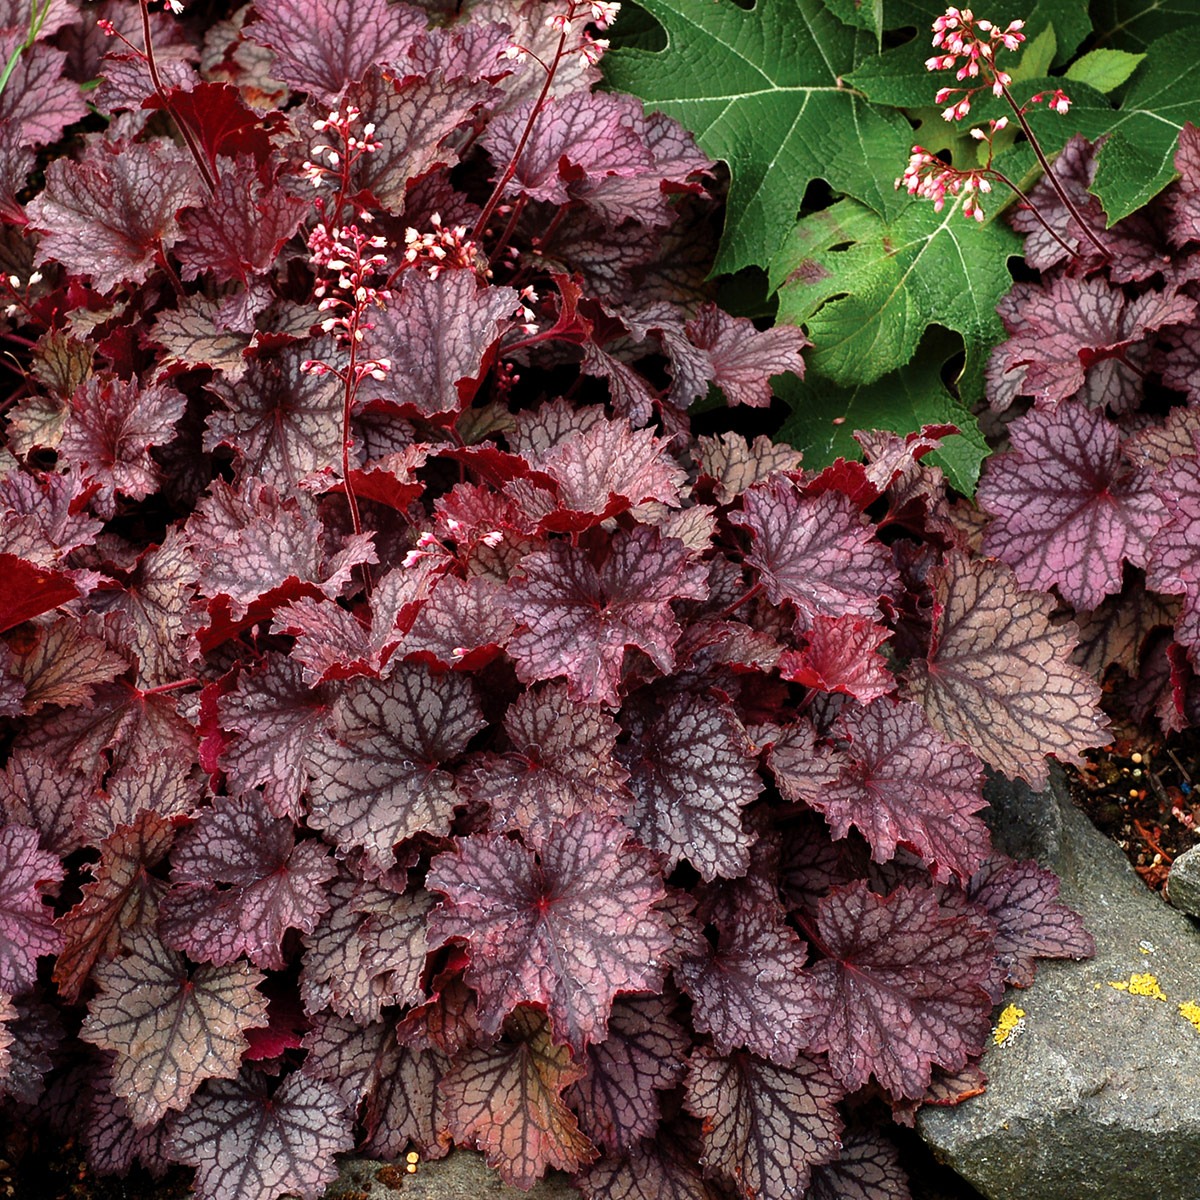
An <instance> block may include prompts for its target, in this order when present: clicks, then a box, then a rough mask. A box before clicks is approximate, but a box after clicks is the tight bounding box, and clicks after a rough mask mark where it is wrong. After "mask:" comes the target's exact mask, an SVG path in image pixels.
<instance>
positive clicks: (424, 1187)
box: [325, 1150, 581, 1200]
mask: <svg viewBox="0 0 1200 1200" xmlns="http://www.w3.org/2000/svg"><path fill="white" fill-rule="evenodd" d="M325 1200H581V1197H580V1193H579V1190H578V1189H577V1188H573V1187H572V1186H571V1185H570V1184H569V1183H568V1182H567V1177H566V1176H565V1175H563V1174H562V1173H561V1172H559V1171H551V1172H550V1174H549V1175H548V1176H547V1177H546V1178H545V1179H542V1180H540V1181H539V1182H538V1183H537V1184H535V1185H534V1187H533V1189H532V1190H531V1191H528V1192H523V1191H520V1190H519V1189H518V1188H514V1187H508V1186H507V1185H506V1184H503V1183H501V1182H500V1176H499V1175H497V1174H496V1172H495V1171H493V1170H492V1169H491V1167H489V1166H488V1165H487V1163H485V1162H484V1160H483V1155H482V1154H478V1153H476V1152H475V1151H474V1150H454V1151H451V1153H450V1154H449V1155H448V1156H447V1157H446V1158H442V1159H437V1160H433V1159H430V1160H429V1161H421V1162H419V1163H417V1169H416V1171H414V1172H413V1173H411V1174H410V1173H409V1172H408V1171H407V1169H406V1163H405V1162H404V1161H403V1159H402V1160H400V1161H399V1162H395V1163H383V1162H377V1161H375V1160H373V1159H369V1158H345V1159H343V1160H342V1164H341V1173H340V1174H339V1175H338V1177H337V1179H335V1180H334V1182H333V1183H331V1184H330V1185H329V1189H328V1191H327V1192H326V1193H325Z"/></svg>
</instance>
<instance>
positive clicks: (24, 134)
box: [0, 14, 88, 146]
mask: <svg viewBox="0 0 1200 1200" xmlns="http://www.w3.org/2000/svg"><path fill="white" fill-rule="evenodd" d="M22 16H23V14H22ZM22 16H18V18H17V21H16V22H14V24H15V25H16V26H17V28H16V30H13V32H15V33H16V35H17V36H16V37H15V38H12V37H8V36H6V37H5V38H4V40H3V45H4V56H5V59H6V60H7V59H8V58H9V55H13V56H14V60H13V62H12V69H11V74H9V76H8V79H7V81H6V86H5V89H4V91H3V92H2V93H0V122H5V123H6V124H7V125H8V127H9V129H10V130H12V131H13V134H12V136H14V137H15V136H16V131H18V130H19V131H20V138H19V140H20V142H21V143H22V144H24V145H38V146H40V145H48V144H49V143H51V142H57V141H58V140H59V138H61V137H62V135H63V131H64V130H65V129H66V127H67V126H68V125H73V124H74V123H75V122H76V121H78V120H81V119H82V118H83V117H85V116H87V111H88V110H87V102H86V100H85V99H84V97H83V95H82V94H81V92H80V90H79V85H78V84H77V83H76V82H75V81H74V80H73V79H70V78H66V77H64V67H66V66H67V61H66V59H67V56H66V55H65V54H64V53H63V52H62V51H61V50H55V49H53V48H52V47H50V46H49V45H48V44H47V43H46V42H45V41H41V40H39V41H37V42H35V43H34V44H33V45H32V46H31V47H29V48H28V49H26V50H24V51H22V52H21V53H17V49H18V47H19V44H20V43H21V42H23V41H24V40H25V39H26V38H27V37H28V33H29V19H28V17H25V18H24V20H22ZM58 20H59V22H60V23H66V22H64V21H63V17H61V16H60V17H59V18H58ZM53 22H54V18H53V17H52V18H51V20H50V22H48V23H47V24H46V25H44V26H42V31H41V36H42V37H43V38H45V37H49V36H50V26H51V24H53ZM22 26H23V27H22ZM10 28H11V26H10ZM6 33H7V31H6Z"/></svg>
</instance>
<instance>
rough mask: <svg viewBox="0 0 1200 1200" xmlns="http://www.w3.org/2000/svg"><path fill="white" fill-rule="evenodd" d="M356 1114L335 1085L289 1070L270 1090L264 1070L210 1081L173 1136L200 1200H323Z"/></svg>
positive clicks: (176, 1155)
mask: <svg viewBox="0 0 1200 1200" xmlns="http://www.w3.org/2000/svg"><path fill="white" fill-rule="evenodd" d="M353 1123H354V1122H353V1116H352V1114H351V1113H349V1112H348V1111H347V1109H346V1104H345V1101H344V1100H343V1099H342V1098H341V1096H340V1095H339V1094H338V1091H337V1089H336V1088H335V1087H334V1086H333V1084H331V1083H326V1082H325V1081H324V1080H322V1079H308V1078H305V1077H304V1076H303V1075H290V1076H288V1078H287V1079H285V1080H284V1081H283V1083H282V1084H280V1086H279V1088H278V1089H277V1090H276V1091H275V1092H274V1093H273V1094H272V1095H270V1096H268V1095H267V1090H266V1079H265V1077H264V1076H262V1075H258V1074H253V1073H251V1072H250V1071H243V1072H242V1075H241V1076H240V1077H239V1078H238V1079H236V1080H233V1081H229V1082H226V1081H221V1082H210V1083H209V1084H207V1085H206V1086H205V1087H204V1089H203V1090H202V1091H201V1092H200V1094H199V1095H197V1096H196V1097H195V1099H194V1100H193V1101H192V1102H191V1104H189V1105H188V1107H187V1109H186V1111H185V1112H184V1113H183V1114H182V1115H181V1116H179V1117H177V1118H176V1119H175V1121H174V1123H173V1124H172V1126H171V1132H170V1134H169V1136H168V1151H169V1153H170V1156H171V1158H172V1159H174V1160H175V1161H176V1162H181V1163H185V1164H187V1165H188V1166H193V1167H196V1168H197V1171H196V1182H195V1188H196V1196H197V1198H198V1200H275V1198H276V1197H277V1196H279V1195H281V1194H282V1193H284V1192H289V1193H295V1194H296V1195H298V1196H300V1197H302V1198H303V1200H318V1197H320V1195H321V1193H322V1192H323V1191H324V1188H325V1185H326V1184H327V1183H329V1182H331V1181H332V1180H333V1178H334V1177H335V1176H336V1175H337V1165H336V1163H335V1162H334V1157H333V1156H334V1155H335V1154H338V1153H340V1152H341V1151H343V1150H349V1149H350V1148H351V1147H352V1146H353V1145H354V1137H353V1133H352V1127H353Z"/></svg>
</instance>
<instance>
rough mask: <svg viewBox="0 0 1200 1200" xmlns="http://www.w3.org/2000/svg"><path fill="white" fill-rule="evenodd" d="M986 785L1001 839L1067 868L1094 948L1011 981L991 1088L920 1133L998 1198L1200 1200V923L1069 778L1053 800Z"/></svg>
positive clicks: (1065, 891)
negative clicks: (1141, 866)
mask: <svg viewBox="0 0 1200 1200" xmlns="http://www.w3.org/2000/svg"><path fill="white" fill-rule="evenodd" d="M986 794H987V796H988V800H989V802H990V803H991V805H992V810H991V812H990V813H985V814H984V815H985V816H987V817H988V820H989V823H990V824H992V827H993V835H994V840H995V842H996V844H997V845H998V846H999V847H1000V848H1001V849H1002V850H1004V851H1005V852H1006V853H1007V854H1010V855H1012V856H1013V857H1014V858H1028V857H1033V858H1036V859H1037V860H1038V861H1039V862H1040V863H1041V864H1042V865H1043V866H1047V867H1049V868H1051V869H1052V870H1054V871H1055V872H1056V873H1057V874H1058V875H1059V876H1060V878H1061V879H1062V891H1061V893H1060V897H1061V899H1062V900H1063V901H1064V902H1065V903H1067V904H1069V905H1070V906H1071V907H1072V908H1074V909H1076V910H1077V911H1078V912H1080V913H1081V914H1082V915H1083V918H1084V922H1085V924H1086V926H1087V928H1088V930H1089V932H1090V933H1091V934H1092V936H1093V937H1094V938H1095V941H1096V957H1095V958H1094V959H1090V960H1088V961H1086V962H1069V961H1042V962H1039V964H1038V972H1037V979H1036V981H1035V983H1034V985H1033V987H1031V988H1029V989H1026V990H1018V989H1013V988H1010V989H1009V990H1008V993H1007V994H1006V995H1005V997H1004V1003H1005V1004H1008V1003H1010V1002H1011V1003H1013V1004H1015V1005H1017V1006H1018V1007H1019V1008H1021V1009H1023V1010H1024V1012H1025V1016H1024V1019H1023V1028H1021V1029H1020V1031H1019V1032H1017V1033H1016V1034H1014V1035H1013V1036H1011V1037H1010V1038H1009V1039H1008V1040H1007V1041H1006V1042H1005V1043H1004V1044H1003V1045H1001V1046H996V1045H992V1046H990V1047H989V1049H988V1052H987V1054H985V1056H984V1059H983V1063H982V1066H983V1069H984V1070H985V1071H986V1072H987V1075H988V1078H989V1082H988V1088H987V1091H986V1092H985V1093H984V1094H983V1095H982V1096H979V1097H976V1098H974V1099H971V1100H967V1101H965V1102H964V1103H962V1104H960V1105H959V1106H958V1107H957V1108H950V1109H938V1108H930V1107H926V1108H924V1109H922V1110H921V1112H920V1114H919V1116H918V1119H917V1127H918V1129H919V1131H920V1133H921V1135H922V1136H923V1137H924V1138H925V1140H926V1141H927V1142H928V1143H929V1144H930V1146H931V1147H932V1149H933V1151H934V1154H935V1155H936V1156H937V1157H938V1158H939V1159H940V1160H941V1161H943V1162H945V1163H947V1164H948V1165H949V1166H951V1167H953V1168H954V1169H955V1170H956V1171H957V1172H958V1173H959V1174H960V1175H962V1176H963V1177H964V1178H966V1179H967V1180H969V1181H970V1182H971V1183H972V1184H973V1185H974V1186H975V1187H976V1188H978V1189H979V1190H980V1191H981V1192H982V1193H983V1194H984V1195H985V1196H987V1197H989V1198H990V1200H1087V1198H1089V1197H1108V1198H1110V1200H1111V1197H1113V1196H1136V1197H1138V1200H1198V1198H1200V1027H1197V1025H1194V1024H1193V1023H1192V1022H1191V1021H1190V1020H1189V1018H1188V1014H1189V1013H1191V1014H1193V1015H1194V1016H1196V1017H1197V1020H1198V1021H1200V1010H1197V1009H1194V1008H1188V1007H1187V1006H1188V1005H1189V1003H1192V1004H1200V931H1198V930H1197V929H1196V927H1195V926H1194V925H1193V924H1192V922H1191V921H1190V920H1189V919H1188V918H1187V917H1185V916H1183V915H1182V914H1181V913H1179V912H1176V911H1175V910H1174V909H1172V908H1170V907H1169V906H1168V905H1166V904H1164V903H1163V902H1162V901H1161V900H1160V899H1159V898H1158V897H1157V896H1156V895H1155V894H1154V893H1153V892H1151V891H1149V889H1147V888H1146V887H1145V885H1144V884H1143V883H1142V881H1141V880H1140V879H1139V878H1138V876H1137V875H1136V874H1135V872H1134V871H1133V869H1132V868H1131V867H1130V866H1129V863H1128V862H1127V861H1126V859H1125V857H1124V855H1122V854H1121V852H1120V850H1119V849H1118V848H1117V847H1116V846H1115V845H1114V844H1113V843H1112V842H1110V841H1109V840H1108V839H1107V838H1106V837H1104V836H1103V835H1102V834H1100V833H1099V832H1098V831H1097V830H1096V829H1095V828H1094V827H1093V826H1092V824H1091V822H1090V821H1088V819H1087V817H1086V816H1085V815H1084V814H1083V813H1082V812H1080V811H1079V810H1078V809H1076V808H1075V806H1074V805H1073V804H1072V802H1071V799H1070V797H1069V795H1068V794H1067V791H1066V786H1065V782H1064V781H1063V778H1062V776H1061V773H1057V772H1056V773H1055V775H1054V776H1053V777H1052V781H1051V785H1050V787H1049V788H1048V789H1047V791H1046V792H1044V793H1042V794H1040V795H1039V794H1037V793H1034V792H1032V791H1031V790H1030V789H1029V788H1028V787H1025V786H1024V785H1022V784H1013V783H1010V782H1008V781H1007V780H1004V779H999V778H997V779H994V780H992V781H991V782H990V783H989V785H988V788H987V791H986ZM1135 976H1136V977H1141V978H1140V980H1139V981H1135V982H1134V985H1133V986H1132V987H1131V986H1130V982H1131V979H1133V977H1135ZM1151 979H1153V981H1154V983H1153V985H1152V984H1151V982H1150V980H1151ZM1112 983H1119V984H1122V985H1124V986H1123V988H1122V989H1118V988H1114V987H1111V986H1110V984H1112ZM1181 1006H1182V1011H1181ZM997 1011H998V1012H999V1011H1000V1010H997Z"/></svg>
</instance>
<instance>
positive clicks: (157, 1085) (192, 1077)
mask: <svg viewBox="0 0 1200 1200" xmlns="http://www.w3.org/2000/svg"><path fill="white" fill-rule="evenodd" d="M124 949H125V952H124V953H123V954H120V955H118V956H117V958H115V959H113V960H112V961H111V962H107V963H102V964H100V965H99V966H97V967H96V968H95V970H94V971H93V972H92V975H93V978H94V979H95V981H96V983H97V984H98V985H99V988H100V993H99V995H97V996H96V997H94V998H93V1000H92V1001H91V1003H90V1004H89V1005H88V1015H87V1017H86V1018H85V1019H84V1022H83V1028H82V1030H81V1031H80V1037H82V1038H83V1039H84V1041H87V1042H91V1043H92V1045H94V1046H99V1047H101V1048H102V1049H106V1050H115V1051H116V1053H117V1057H116V1061H115V1062H114V1064H113V1078H112V1085H113V1091H114V1092H116V1093H117V1095H118V1096H122V1097H123V1098H124V1099H125V1102H126V1104H128V1106H129V1112H130V1115H131V1116H132V1117H133V1119H134V1123H135V1124H137V1125H149V1124H152V1123H153V1122H155V1121H158V1120H161V1119H162V1118H163V1117H164V1116H165V1115H166V1113H167V1111H168V1110H169V1109H182V1108H184V1107H185V1105H186V1104H187V1102H188V1099H189V1098H190V1097H191V1095H192V1093H193V1092H194V1091H195V1090H196V1088H198V1087H199V1086H200V1084H201V1083H202V1082H203V1081H204V1080H205V1079H210V1078H213V1077H214V1076H215V1077H218V1078H222V1079H229V1078H232V1077H233V1076H234V1075H236V1074H237V1071H238V1066H239V1064H240V1062H241V1057H242V1051H243V1050H245V1049H246V1047H247V1044H248V1043H247V1041H246V1037H245V1031H246V1029H247V1028H248V1027H250V1026H252V1025H265V1024H266V1023H267V998H266V997H265V996H264V995H262V993H261V992H258V991H256V990H255V989H256V988H257V986H258V984H260V983H261V982H262V981H263V979H264V978H265V976H263V975H261V974H260V973H259V972H258V971H255V970H252V969H251V967H250V966H249V965H248V964H247V963H244V962H241V963H234V964H232V965H229V966H223V967H215V966H201V967H197V968H196V969H195V970H194V971H193V972H190V973H189V971H188V968H187V965H186V963H185V962H184V959H183V956H182V955H181V954H176V953H175V952H174V951H173V950H168V949H167V948H166V947H165V946H164V945H163V944H162V943H161V942H160V941H159V940H158V938H157V937H155V936H154V934H153V933H152V932H151V931H149V930H144V929H135V930H132V931H130V932H129V933H128V934H127V935H126V938H125V946H124Z"/></svg>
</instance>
